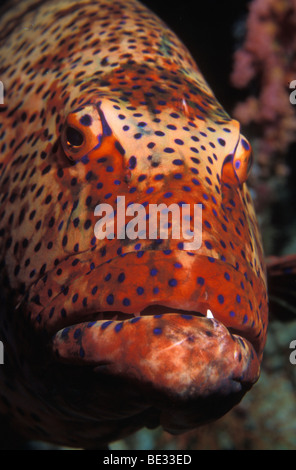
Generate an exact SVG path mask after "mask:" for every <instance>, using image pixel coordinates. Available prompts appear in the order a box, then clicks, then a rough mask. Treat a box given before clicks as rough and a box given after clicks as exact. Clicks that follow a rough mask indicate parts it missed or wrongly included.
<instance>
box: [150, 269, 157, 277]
mask: <svg viewBox="0 0 296 470" xmlns="http://www.w3.org/2000/svg"><path fill="white" fill-rule="evenodd" d="M157 272H158V271H157V269H156V268H152V269H151V271H150V276H156V274H157Z"/></svg>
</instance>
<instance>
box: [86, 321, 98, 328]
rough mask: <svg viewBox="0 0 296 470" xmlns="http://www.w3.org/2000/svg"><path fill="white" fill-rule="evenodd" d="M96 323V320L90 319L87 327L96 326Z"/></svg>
mask: <svg viewBox="0 0 296 470" xmlns="http://www.w3.org/2000/svg"><path fill="white" fill-rule="evenodd" d="M95 324H96V322H95V321H90V322H89V323H88V324H87V325H86V326H87V328H91V327H92V326H94V325H95Z"/></svg>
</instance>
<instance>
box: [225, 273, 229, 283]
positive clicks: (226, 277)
mask: <svg viewBox="0 0 296 470" xmlns="http://www.w3.org/2000/svg"><path fill="white" fill-rule="evenodd" d="M224 277H225V279H226V281H230V276H229V274H228V273H224Z"/></svg>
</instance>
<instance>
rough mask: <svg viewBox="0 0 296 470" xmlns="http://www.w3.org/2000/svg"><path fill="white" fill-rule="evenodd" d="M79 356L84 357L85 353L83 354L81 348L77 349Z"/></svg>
mask: <svg viewBox="0 0 296 470" xmlns="http://www.w3.org/2000/svg"><path fill="white" fill-rule="evenodd" d="M79 356H80V357H84V356H85V352H84V349H83V347H82V346H81V347H80V349H79Z"/></svg>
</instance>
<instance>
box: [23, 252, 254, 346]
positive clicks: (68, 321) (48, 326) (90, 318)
mask: <svg viewBox="0 0 296 470" xmlns="http://www.w3.org/2000/svg"><path fill="white" fill-rule="evenodd" d="M142 251H145V252H147V253H149V252H152V253H153V252H154V253H155V252H159V253H161V252H162V251H163V250H160V249H159V250H142ZM171 251H172V252H174V251H184V250H171ZM89 252H91V249H89V250H85V251H83V252H81V253H75V254H70V255H68V256H66V257H65V258H63V259H62V260H61V261H60V263H59V266H61V264H62V263H63V262H67V261H68V260H69V259H71V260H72V259H73V257H75V258H80V256H83V255H84V254H85V253H89ZM93 253H94V252H93ZM137 253H138V251H136V250H132V251H128V252H127V253H125V255H135V254H137ZM194 255H195V256H197V257H198V258H201V257H204V258H209V255H207V254H205V253H201V254H200V253H194ZM121 258H122V255H117V256H114V257H113V258H110V259H108V260H106V261H105V260H104V261H103V262H102V263H100V264H98V265H96V266H95V268H94V269H93V270H92V271H91V272H92V273H94V272H95V271H96V270H97V269H98V268H101V267H102V266H104V265H106V264H109V263H110V262H112V261H115V260H118V259H121ZM212 258H213V257H212ZM216 260H217V261H221V260H220V258H218V257H216ZM82 262H89V259H87V260H84V259H82ZM85 266H86V264H85ZM227 266H228V269H231V270H233V271H235V272H238V271H237V270H236V268H235V266H233V264H231V263H229V262H227V261H223V267H227ZM62 267H63V266H62ZM56 268H57V267H55V268H53V269H52V270H49V271H47V272H46V273H44V276H43V277H42V278H40V279H39V280H38V281H37V282H35V284H34V285H33V286H32V285H31V286H30V287H31V288H32V287H33V289H32V291H33V292H31V293H30V297H31V295H32V296H34V294H37V295H38V292H39V291H40V289H41V292H42V289H43V288H44V283H43V278H44V277H45V276H46V277H47V276H50V274H51V273H53V272H54V270H55V269H56ZM238 273H239V272H238ZM239 274H241V273H239ZM82 276H83V274H80V273H78V272H77V275H75V276H74V277H73V279H72V281H73V282H74V281H77V280H78V279H80V278H81V277H82ZM72 281H71V282H70V283H69V284H67V280H66V281H64V285H65V286H71V284H72ZM35 289H36V290H35ZM34 290H35V292H34ZM29 291H30V289H29ZM61 294H62V291H61V292H57V294H56V295H55V296H53V297H52V298H51V299H50V301H49V302H47V303H46V304H43V307H42V309H40V310H38V309H36V314H35V313H34V315H35V319H36V316H37V315H42V314H43V311H44V310H46V309H50V308H51V302H52V301H54V300H55V299H56V298H57V297H58V296H60V295H61ZM53 305H54V304H53ZM155 305H161V309H162V311H161V312H157V313H155V312H154V311H153V310H154V308H155ZM207 309H209V310H210V311H211V312H212V314H213V317H214V319H215V320H216V321H219V322H220V323H221V324H223V325H224V326H225V327H226V328H227V329H228V330H229V332H230V333H234V334H236V335H239V336H241V337H242V338H244V339H245V340H247V341H248V342H250V343H251V344H252V345H253V346H254V344H255V343H254V341H253V340H252V339H251V338H250V336H249V335H248V334H247V332H245V331H244V330H243V331H242V330H241V329H240V328H239V327H238V328H234V327H232V326H231V325H225V323H224V321H223V319H221V318H220V317H221V312H220V315H218V317H219V318H217V317H216V315H215V309H214V308H212V307H211V305H210V302H208V303H207V302H206V301H203V309H202V311H201V309H200V305H199V303H198V301H197V304H196V309H194V310H193V309H190V310H189V309H188V308H186V306H184V307H183V308H175V306H172V305H171V306H169V307H168V306H167V305H166V304H165V303H164V302H163V300H161V302H155V303H151V304H149V305H143V306H142V307H141V309H140V310H138V311H134V312H129V313H128V312H123V311H120V310H114V311H113V310H112V311H111V310H110V311H107V310H106V309H105V310H100V309H98V310H96V309H95V307H94V308H93V309H92V311H90V310H89V311H88V312H87V314H86V313H85V312H83V310H80V311H78V310H77V311H76V310H75V313H74V315H72V314H71V313H72V311H71V310H69V312H68V317H67V318H65V319H64V320H63V321H60V322H59V323H58V324H55V323H54V322H52V323H51V321H50V322H49V323H48V322H47V320H45V323H43V324H42V325H40V326H39V325H37V329H39V328H40V327H41V328H42V327H44V328H45V330H47V333H48V334H49V336H50V335H52V334H55V333H56V332H57V331H60V330H61V329H63V328H65V327H70V326H73V325H75V324H79V323H87V322H94V321H108V320H114V321H116V320H117V321H126V320H130V319H132V318H134V317H135V316H138V315H144V316H146V315H151V316H153V315H155V314H158V315H159V314H162V315H165V314H166V313H176V314H184V315H193V316H198V317H206V311H207ZM32 318H33V321H34V317H32ZM253 336H254V335H253ZM255 342H256V338H255ZM256 344H257V343H256ZM256 350H257V349H256ZM257 353H258V351H257Z"/></svg>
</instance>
